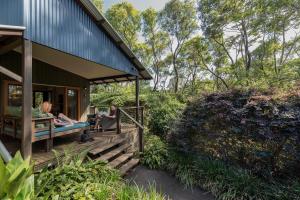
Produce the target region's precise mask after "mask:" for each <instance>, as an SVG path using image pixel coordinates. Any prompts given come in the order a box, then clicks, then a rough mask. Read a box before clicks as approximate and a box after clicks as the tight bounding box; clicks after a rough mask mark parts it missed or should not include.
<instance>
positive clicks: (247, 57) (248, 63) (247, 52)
mask: <svg viewBox="0 0 300 200" xmlns="http://www.w3.org/2000/svg"><path fill="white" fill-rule="evenodd" d="M242 32H243V33H242V37H243V41H244V46H245V49H244V50H245V62H246V63H245V66H246V71H247V72H248V71H249V69H250V67H251V53H250V50H249V38H248V33H247V28H246V24H245V21H244V20H242Z"/></svg>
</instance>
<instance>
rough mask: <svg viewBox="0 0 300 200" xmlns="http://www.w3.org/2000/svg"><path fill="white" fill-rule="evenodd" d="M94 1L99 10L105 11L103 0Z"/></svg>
mask: <svg viewBox="0 0 300 200" xmlns="http://www.w3.org/2000/svg"><path fill="white" fill-rule="evenodd" d="M93 3H94V4H95V6H96V8H97V9H98V10H99V12H102V11H103V0H93Z"/></svg>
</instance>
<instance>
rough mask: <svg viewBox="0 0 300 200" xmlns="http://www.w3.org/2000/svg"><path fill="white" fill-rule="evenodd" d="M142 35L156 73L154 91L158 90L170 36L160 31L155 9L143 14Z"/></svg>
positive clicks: (152, 67)
mask: <svg viewBox="0 0 300 200" xmlns="http://www.w3.org/2000/svg"><path fill="white" fill-rule="evenodd" d="M142 34H143V36H144V39H145V44H146V45H147V46H148V52H149V55H150V57H151V58H150V60H151V61H150V63H151V69H152V71H153V73H154V79H153V81H154V85H153V90H157V89H158V86H159V85H158V84H159V82H160V80H161V76H162V73H163V71H162V69H163V68H165V66H166V65H165V62H164V56H165V51H166V48H167V46H168V35H167V34H166V33H165V32H163V31H162V30H160V28H159V26H158V12H157V11H156V10H155V9H153V8H149V9H147V10H145V11H144V12H142Z"/></svg>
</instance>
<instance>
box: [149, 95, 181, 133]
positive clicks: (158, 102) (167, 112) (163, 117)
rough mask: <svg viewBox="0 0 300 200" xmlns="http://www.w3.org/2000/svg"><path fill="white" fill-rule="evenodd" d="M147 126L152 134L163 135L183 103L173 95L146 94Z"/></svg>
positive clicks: (177, 114)
mask: <svg viewBox="0 0 300 200" xmlns="http://www.w3.org/2000/svg"><path fill="white" fill-rule="evenodd" d="M146 106H147V109H148V110H149V113H148V120H147V121H148V128H149V131H150V132H151V133H153V134H157V135H160V136H163V137H165V136H166V134H167V133H168V131H169V130H170V127H171V125H172V123H174V121H175V120H176V119H177V118H178V117H179V116H180V113H181V111H182V109H183V107H184V104H183V103H182V102H180V101H179V100H178V99H177V97H176V96H175V95H171V94H164V93H153V94H149V95H147V102H146Z"/></svg>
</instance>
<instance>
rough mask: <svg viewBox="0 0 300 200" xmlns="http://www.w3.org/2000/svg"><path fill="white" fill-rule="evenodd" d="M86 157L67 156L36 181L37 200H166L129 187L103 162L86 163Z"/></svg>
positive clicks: (156, 194)
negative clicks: (84, 160)
mask: <svg viewBox="0 0 300 200" xmlns="http://www.w3.org/2000/svg"><path fill="white" fill-rule="evenodd" d="M85 154H86V153H82V154H80V155H78V156H77V157H75V158H73V157H71V156H68V154H66V157H65V158H64V160H63V161H59V164H58V166H57V167H56V168H55V169H53V170H46V169H45V170H43V171H42V172H41V173H40V174H38V175H37V177H36V185H35V187H36V191H37V199H57V200H59V199H63V200H68V199H74V200H82V199H86V200H88V199H90V200H105V199H107V200H110V199H115V200H126V199H128V200H129V199H130V200H131V199H132V200H140V199H146V200H152V199H157V200H163V199H164V197H163V196H161V195H160V194H158V193H157V192H156V191H155V190H154V189H152V191H151V192H150V193H147V192H146V191H144V190H143V189H141V188H139V187H137V186H129V185H126V184H125V183H124V182H123V181H122V178H121V176H120V175H119V172H118V171H117V170H113V169H111V168H109V167H108V166H107V165H106V163H104V162H102V161H92V160H89V161H86V162H83V159H84V158H85Z"/></svg>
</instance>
